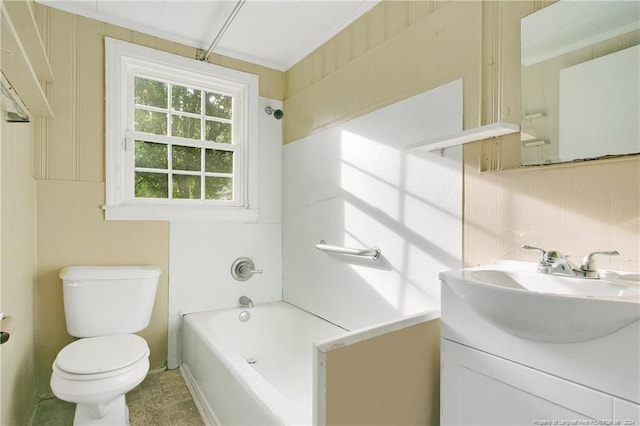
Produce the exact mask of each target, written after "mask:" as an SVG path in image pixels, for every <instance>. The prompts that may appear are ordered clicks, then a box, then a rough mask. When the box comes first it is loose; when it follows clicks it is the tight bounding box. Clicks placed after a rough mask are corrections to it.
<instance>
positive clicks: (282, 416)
mask: <svg viewBox="0 0 640 426" xmlns="http://www.w3.org/2000/svg"><path fill="white" fill-rule="evenodd" d="M244 310H247V311H248V312H249V313H250V315H251V318H250V319H249V320H248V321H246V322H242V321H240V319H239V315H240V313H241V312H242V311H244ZM346 334H347V331H346V330H344V329H342V328H340V327H338V326H336V325H333V324H331V323H329V322H327V321H325V320H323V319H321V318H319V317H316V316H314V315H312V314H309V313H307V312H305V311H303V310H301V309H298V308H296V307H294V306H292V305H289V304H287V303H285V302H276V303H266V304H260V305H256V306H255V307H253V308H251V309H242V308H232V309H224V310H218V311H209V312H199V313H193V314H187V315H185V316H184V320H183V364H182V366H181V369H182V371H183V373H184V375H185V377H186V379H187V383H188V384H189V385H190V387H191V390H192V393H193V394H194V396H195V399H196V402H197V404H199V408H200V409H201V411H202V412H203V413H202V414H203V416H204V417H205V418H207V420H208V421H209V422H210V423H212V424H221V425H310V424H312V423H313V408H314V404H313V385H314V383H313V382H314V380H313V374H314V366H313V359H314V343H317V342H326V341H332V340H334V339H336V338H338V339H339V338H341V336H344V335H346Z"/></svg>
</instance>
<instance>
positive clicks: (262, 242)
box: [168, 98, 286, 368]
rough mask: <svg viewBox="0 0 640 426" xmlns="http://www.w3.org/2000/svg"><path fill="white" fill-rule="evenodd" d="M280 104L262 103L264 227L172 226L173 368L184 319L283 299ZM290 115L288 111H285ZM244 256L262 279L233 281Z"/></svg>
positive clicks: (177, 361)
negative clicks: (244, 302) (272, 112)
mask: <svg viewBox="0 0 640 426" xmlns="http://www.w3.org/2000/svg"><path fill="white" fill-rule="evenodd" d="M267 105H270V106H272V107H273V108H282V103H281V102H280V101H274V100H269V99H265V98H260V108H259V114H258V116H259V132H260V134H259V147H258V192H259V196H258V208H259V209H260V214H259V219H258V223H239V224H233V223H177V222H176V223H171V228H170V238H169V245H170V254H169V271H170V272H169V354H168V365H169V368H175V367H177V366H179V365H180V364H181V362H182V335H181V325H182V315H184V314H186V313H190V312H199V311H207V310H211V309H220V308H229V307H234V306H238V299H239V297H240V296H242V295H246V296H249V297H251V298H252V299H253V301H254V303H264V302H272V301H280V300H282V126H281V121H278V120H276V119H275V118H273V117H272V116H269V115H267V114H266V113H264V108H265V107H266V106H267ZM285 113H286V112H285ZM238 257H249V258H251V259H253V261H254V263H255V265H256V268H257V269H262V270H263V271H264V272H263V274H261V275H254V276H253V277H252V278H251V279H249V280H248V281H244V282H239V281H236V280H234V279H233V278H232V277H231V272H230V271H231V264H232V263H233V261H234V260H235V259H236V258H238Z"/></svg>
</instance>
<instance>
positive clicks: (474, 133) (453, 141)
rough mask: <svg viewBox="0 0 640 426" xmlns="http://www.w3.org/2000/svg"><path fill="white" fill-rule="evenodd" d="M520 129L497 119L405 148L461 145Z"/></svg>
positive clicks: (429, 149)
mask: <svg viewBox="0 0 640 426" xmlns="http://www.w3.org/2000/svg"><path fill="white" fill-rule="evenodd" d="M519 131H520V126H519V125H517V124H513V123H507V122H504V121H499V122H497V123H491V124H487V125H486V126H481V127H476V128H474V129H469V130H464V131H462V132H459V133H455V134H452V135H447V136H443V137H439V138H435V139H430V140H426V141H423V142H418V143H415V144H411V145H408V146H407V147H406V148H405V149H406V150H407V151H413V152H425V151H434V150H437V149H442V148H448V147H451V146H457V145H462V144H465V143H469V142H476V141H481V140H484V139H489V138H496V137H498V136H504V135H509V134H511V133H517V132H519Z"/></svg>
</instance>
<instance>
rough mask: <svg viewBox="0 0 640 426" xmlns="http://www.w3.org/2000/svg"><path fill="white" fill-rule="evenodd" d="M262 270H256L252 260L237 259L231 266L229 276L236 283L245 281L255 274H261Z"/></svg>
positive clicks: (246, 258)
mask: <svg viewBox="0 0 640 426" xmlns="http://www.w3.org/2000/svg"><path fill="white" fill-rule="evenodd" d="M261 273H262V269H256V265H255V264H254V263H253V260H251V259H249V258H248V257H239V258H238V259H236V260H235V261H234V262H233V264H232V265H231V276H232V277H233V278H234V279H235V280H237V281H247V280H248V279H249V278H251V277H252V276H254V275H255V274H261Z"/></svg>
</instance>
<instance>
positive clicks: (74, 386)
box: [51, 334, 149, 425]
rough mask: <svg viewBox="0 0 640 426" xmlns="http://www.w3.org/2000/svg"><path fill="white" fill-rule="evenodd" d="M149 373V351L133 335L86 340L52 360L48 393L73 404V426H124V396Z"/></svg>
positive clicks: (78, 342) (70, 346) (80, 341)
mask: <svg viewBox="0 0 640 426" xmlns="http://www.w3.org/2000/svg"><path fill="white" fill-rule="evenodd" d="M148 371H149V348H148V346H147V343H146V341H145V340H144V339H143V338H141V337H139V336H137V335H135V334H125V335H114V336H103V337H90V338H86V339H81V340H77V341H75V342H73V343H71V344H69V345H67V346H66V347H65V348H64V349H63V350H62V351H60V353H59V354H58V356H57V357H56V360H55V362H54V363H53V374H52V375H51V390H52V391H53V393H54V394H55V395H56V396H57V397H58V398H60V399H62V400H64V401H68V402H73V403H76V404H77V406H76V413H75V417H74V424H78V425H81V424H92V425H127V424H129V412H128V409H127V406H126V402H125V397H124V395H125V393H127V392H129V391H130V390H132V389H133V388H135V387H136V386H137V385H139V384H140V383H141V382H142V380H144V378H145V376H146V374H147V372H148Z"/></svg>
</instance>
